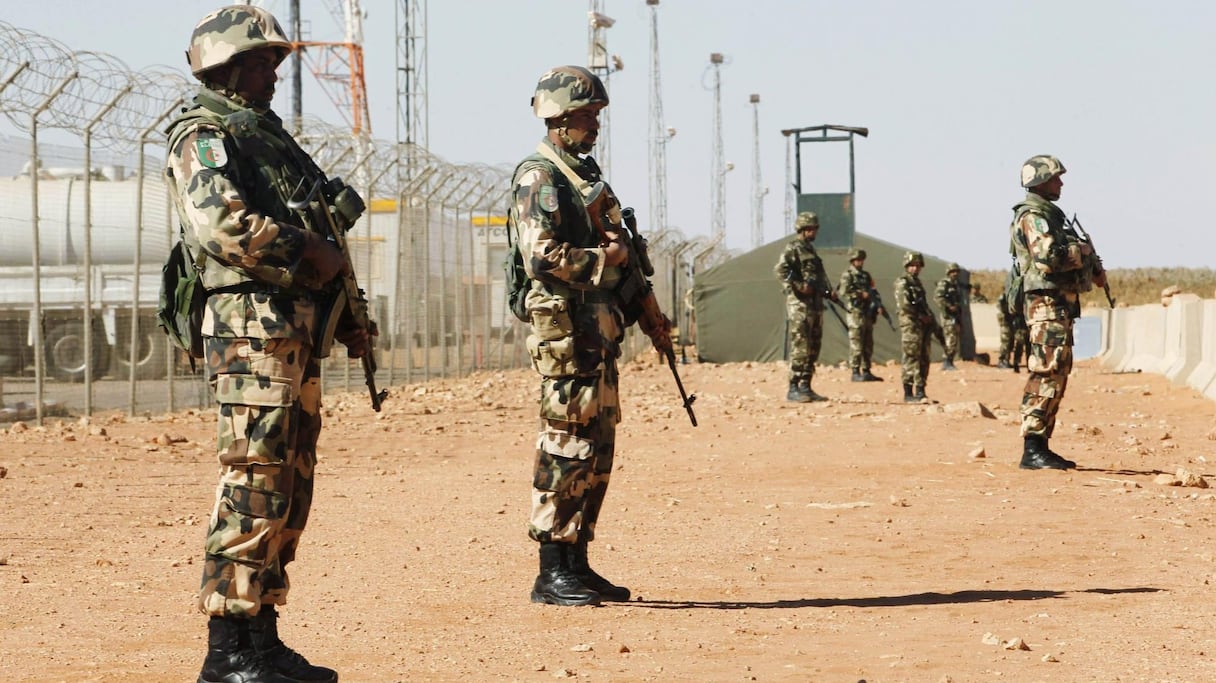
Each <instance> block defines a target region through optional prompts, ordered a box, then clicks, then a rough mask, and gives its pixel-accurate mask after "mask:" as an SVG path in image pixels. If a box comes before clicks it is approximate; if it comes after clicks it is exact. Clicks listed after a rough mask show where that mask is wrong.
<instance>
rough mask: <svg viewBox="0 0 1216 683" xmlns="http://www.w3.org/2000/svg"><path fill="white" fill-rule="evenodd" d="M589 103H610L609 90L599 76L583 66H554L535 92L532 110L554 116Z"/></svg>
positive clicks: (550, 116) (544, 116)
mask: <svg viewBox="0 0 1216 683" xmlns="http://www.w3.org/2000/svg"><path fill="white" fill-rule="evenodd" d="M590 104H602V105H604V106H608V91H607V90H606V89H605V88H604V82H603V81H601V80H600V78H599V76H596V75H595V74H593V73H591V72H590V71H588V70H587V69H586V68H584V67H581V66H569V65H568V66H555V67H553V68H552V69H549V70H548V71H546V72H545V74H544V75H543V76H541V77H540V81H538V82H537V84H536V94H535V95H533V96H532V111H533V112H535V113H536V116H537V117H538V118H542V119H551V118H555V117H558V116H561V115H562V114H569V113H570V112H572V111H574V110H575V109H579V108H581V107H586V106H587V105H590Z"/></svg>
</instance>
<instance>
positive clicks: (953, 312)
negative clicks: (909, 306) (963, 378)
mask: <svg viewBox="0 0 1216 683" xmlns="http://www.w3.org/2000/svg"><path fill="white" fill-rule="evenodd" d="M958 271H959V267H958V264H957V263H951V264H950V265H948V266H946V277H944V278H942V279H941V280H939V281H938V283H937V289H935V290H934V292H933V299H934V301H936V302H937V307H938V308H939V309H941V312H942V334H943V335H944V336H945V338H946V343H945V349H943V350H944V351H945V352H946V359H945V360H943V361H942V370H946V371H954V370H957V369H958V368H956V367H954V356H955V354H957V353H958V340H959V337H961V336H962V333H963V325H962V323H961V321H960V316H961V315H962V312H963V291H962V288H961V287H959V284H958Z"/></svg>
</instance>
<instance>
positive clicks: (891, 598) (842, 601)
mask: <svg viewBox="0 0 1216 683" xmlns="http://www.w3.org/2000/svg"><path fill="white" fill-rule="evenodd" d="M1163 590H1165V589H1164V588H1154V587H1151V586H1136V587H1132V588H1087V589H1084V590H1077V591H1053V590H1008V591H1005V590H982V591H955V592H953V593H936V592H927V593H912V594H910V595H876V596H873V597H864V598H862V597H859V598H801V599H798V600H768V601H747V600H721V601H703V600H646V599H638V600H633V601H631V602H629V603H622V604H627V605H628V606H629V607H649V608H651V609H722V610H729V609H801V608H805V607H911V606H914V605H952V604H964V603H975V602H997V601H1002V600H1024V601H1031V600H1047V599H1052V598H1067V597H1068V596H1069V595H1070V594H1079V593H1095V594H1099V595H1120V594H1125V593H1157V592H1160V591H1163Z"/></svg>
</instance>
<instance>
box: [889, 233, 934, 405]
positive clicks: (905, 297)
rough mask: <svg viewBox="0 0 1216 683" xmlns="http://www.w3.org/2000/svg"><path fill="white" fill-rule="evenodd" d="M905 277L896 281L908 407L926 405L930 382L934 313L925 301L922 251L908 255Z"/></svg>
mask: <svg viewBox="0 0 1216 683" xmlns="http://www.w3.org/2000/svg"><path fill="white" fill-rule="evenodd" d="M903 264H904V274H903V275H900V276H899V277H898V278H896V279H895V305H896V306H898V307H899V346H900V351H901V354H900V364H901V371H900V379H901V380H902V381H903V384H904V403H923V402H925V401H926V400H928V397H927V396H925V382H926V381H927V380H928V379H929V344H930V343H931V342H932V339H933V338H932V336H930V335H931V334H932V331H933V326H934V325H935V324H936V322H935V321H934V320H933V313H932V312H931V311H930V310H929V304H928V301H927V300H926V299H925V286H924V285H923V284H921V281H920V271H921V268H924V267H925V257H923V256H921V254H920V252H918V251H909V252H907V253H905V254H904V260H903Z"/></svg>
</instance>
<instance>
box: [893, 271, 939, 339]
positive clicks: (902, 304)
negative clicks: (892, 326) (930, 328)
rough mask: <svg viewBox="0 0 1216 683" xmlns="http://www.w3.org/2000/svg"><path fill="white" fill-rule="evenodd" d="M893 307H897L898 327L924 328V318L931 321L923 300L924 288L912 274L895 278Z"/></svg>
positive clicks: (926, 305)
mask: <svg viewBox="0 0 1216 683" xmlns="http://www.w3.org/2000/svg"><path fill="white" fill-rule="evenodd" d="M895 305H896V306H898V307H899V325H900V327H904V326H908V325H911V326H912V327H926V322H925V318H926V316H927V317H928V319H929V320H932V319H933V313H932V312H931V311H930V310H929V302H928V301H927V300H926V299H925V286H924V285H923V284H921V282H920V278H919V277H917V276H916V275H913V274H912V273H904V274H903V275H901V276H899V277H897V278H895Z"/></svg>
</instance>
